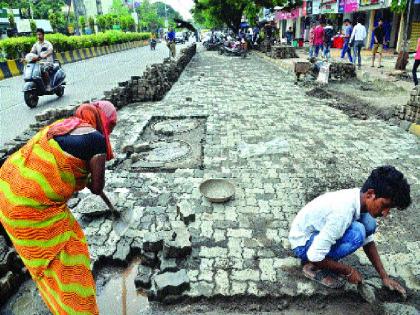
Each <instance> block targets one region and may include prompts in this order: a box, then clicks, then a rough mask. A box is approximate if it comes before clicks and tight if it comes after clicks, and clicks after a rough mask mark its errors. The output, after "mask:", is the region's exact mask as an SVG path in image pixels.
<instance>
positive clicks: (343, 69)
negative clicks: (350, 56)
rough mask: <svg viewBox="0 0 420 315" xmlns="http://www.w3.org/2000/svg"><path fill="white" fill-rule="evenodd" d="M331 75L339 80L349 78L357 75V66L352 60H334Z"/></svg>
mask: <svg viewBox="0 0 420 315" xmlns="http://www.w3.org/2000/svg"><path fill="white" fill-rule="evenodd" d="M330 75H331V77H332V78H335V79H338V80H347V79H351V78H355V77H356V66H355V65H354V64H352V63H350V62H332V63H331V65H330Z"/></svg>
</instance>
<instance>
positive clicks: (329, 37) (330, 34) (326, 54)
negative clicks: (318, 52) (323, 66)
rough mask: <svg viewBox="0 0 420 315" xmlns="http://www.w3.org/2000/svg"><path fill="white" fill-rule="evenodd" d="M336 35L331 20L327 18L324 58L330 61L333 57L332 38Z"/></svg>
mask: <svg viewBox="0 0 420 315" xmlns="http://www.w3.org/2000/svg"><path fill="white" fill-rule="evenodd" d="M333 37H334V28H333V27H332V25H331V21H330V20H327V23H326V25H325V27H324V58H325V59H326V60H327V61H329V60H330V58H331V46H332V39H333Z"/></svg>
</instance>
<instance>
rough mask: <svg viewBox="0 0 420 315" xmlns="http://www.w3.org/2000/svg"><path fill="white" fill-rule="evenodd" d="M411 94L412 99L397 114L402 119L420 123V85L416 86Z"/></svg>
mask: <svg viewBox="0 0 420 315" xmlns="http://www.w3.org/2000/svg"><path fill="white" fill-rule="evenodd" d="M410 94H411V96H410V101H409V102H408V103H407V105H405V106H402V107H401V109H400V110H399V112H398V113H397V114H398V117H399V118H400V119H402V120H407V121H410V122H413V123H417V124H420V87H419V86H416V87H415V88H414V89H413V90H412V91H411V92H410Z"/></svg>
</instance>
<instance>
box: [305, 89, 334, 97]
mask: <svg viewBox="0 0 420 315" xmlns="http://www.w3.org/2000/svg"><path fill="white" fill-rule="evenodd" d="M306 95H308V96H312V97H316V98H320V99H330V98H332V95H331V94H330V93H328V92H327V91H326V90H325V89H323V88H321V87H315V88H313V89H312V90H310V91H308V92H306Z"/></svg>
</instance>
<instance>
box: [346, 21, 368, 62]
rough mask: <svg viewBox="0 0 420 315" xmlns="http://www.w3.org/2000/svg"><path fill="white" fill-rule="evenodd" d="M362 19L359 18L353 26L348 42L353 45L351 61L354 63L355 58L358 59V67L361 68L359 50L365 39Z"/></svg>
mask: <svg viewBox="0 0 420 315" xmlns="http://www.w3.org/2000/svg"><path fill="white" fill-rule="evenodd" d="M362 22H363V20H362V19H361V18H359V19H358V20H357V24H356V26H355V27H354V28H353V32H352V33H351V37H350V43H351V44H352V45H353V50H354V59H353V63H354V64H356V58H357V60H358V68H359V69H361V68H362V56H361V55H360V52H361V51H362V48H363V47H364V46H365V39H366V35H367V33H366V27H365V26H364V25H363V24H362Z"/></svg>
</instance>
